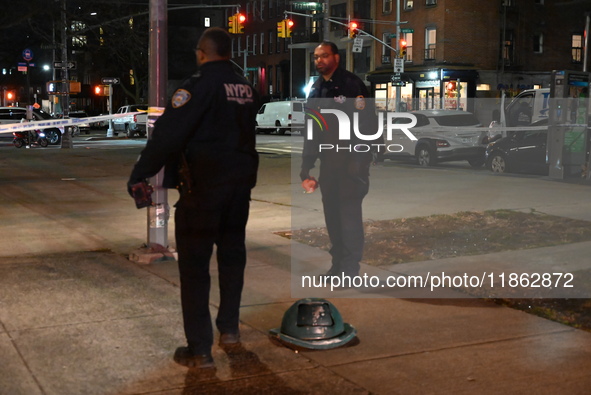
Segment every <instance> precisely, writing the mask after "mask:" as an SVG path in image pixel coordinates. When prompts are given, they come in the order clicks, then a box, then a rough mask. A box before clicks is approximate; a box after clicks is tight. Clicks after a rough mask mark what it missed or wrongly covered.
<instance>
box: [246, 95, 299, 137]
mask: <svg viewBox="0 0 591 395" xmlns="http://www.w3.org/2000/svg"><path fill="white" fill-rule="evenodd" d="M256 128H257V132H262V133H272V132H275V133H278V134H285V133H286V132H288V131H289V132H291V133H294V132H296V131H298V130H302V129H303V128H304V102H303V101H275V102H269V103H265V104H263V105H262V106H261V108H260V109H259V112H258V113H257V117H256Z"/></svg>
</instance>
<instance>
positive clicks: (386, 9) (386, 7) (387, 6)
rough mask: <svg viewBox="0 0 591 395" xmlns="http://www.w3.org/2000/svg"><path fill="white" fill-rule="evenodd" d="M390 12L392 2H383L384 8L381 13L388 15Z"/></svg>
mask: <svg viewBox="0 0 591 395" xmlns="http://www.w3.org/2000/svg"><path fill="white" fill-rule="evenodd" d="M391 12H392V0H384V8H383V9H382V13H384V14H389V13H391Z"/></svg>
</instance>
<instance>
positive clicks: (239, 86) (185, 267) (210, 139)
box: [128, 28, 259, 368]
mask: <svg viewBox="0 0 591 395" xmlns="http://www.w3.org/2000/svg"><path fill="white" fill-rule="evenodd" d="M231 46H232V39H231V37H230V35H229V34H228V33H227V32H226V31H225V30H223V29H221V28H209V29H207V30H205V32H204V33H203V35H202V36H201V38H200V39H199V43H198V45H197V48H196V56H197V63H198V65H199V66H200V68H199V71H198V73H197V74H195V75H194V76H193V77H191V78H190V79H189V80H188V81H186V82H185V83H184V85H183V86H182V87H181V88H180V89H178V90H177V91H176V92H175V93H174V95H173V96H172V100H171V102H170V103H169V104H168V105H167V107H166V109H165V111H164V113H163V114H162V116H161V117H160V118H159V119H158V120H157V121H156V123H155V126H154V132H153V133H152V136H151V139H149V140H148V142H147V144H146V147H145V149H144V150H143V151H142V153H141V156H140V158H139V159H138V162H137V163H136V164H135V167H134V169H133V171H132V173H131V176H130V179H129V183H128V189H129V191H130V194H132V196H133V188H132V186H133V185H136V184H138V183H142V182H145V180H146V179H148V178H150V177H153V176H154V175H156V174H157V173H158V172H159V171H160V169H161V168H162V167H163V166H164V167H165V171H164V173H165V174H164V181H163V186H164V187H165V188H175V187H177V188H179V192H180V198H179V201H178V202H177V203H176V205H175V207H176V211H175V224H176V226H175V237H176V247H177V251H178V264H179V273H180V284H181V305H182V312H183V322H184V330H185V336H186V339H187V346H183V347H179V348H177V350H176V351H175V354H174V360H175V361H176V362H177V363H179V364H181V365H184V366H188V367H198V368H208V367H213V366H214V362H213V358H212V355H211V348H212V346H213V338H214V335H213V327H212V324H211V316H210V311H209V292H210V274H209V261H210V258H211V255H212V252H213V246H214V244H215V245H216V246H217V262H218V269H219V287H220V306H219V311H218V314H217V317H216V321H215V323H216V327H217V329H218V330H219V332H220V338H219V343H220V345H222V346H224V345H232V344H237V343H239V342H240V333H239V326H238V324H239V308H240V299H241V295H242V288H243V283H244V269H245V265H246V246H245V228H246V223H247V220H248V213H249V205H250V192H251V189H252V188H253V187H254V186H255V183H256V176H257V169H258V154H257V152H256V150H255V139H256V134H255V117H256V113H257V110H258V108H259V100H258V96H257V93H256V92H255V90H254V89H253V88H252V86H251V85H250V84H249V83H248V82H247V81H246V80H245V79H244V77H242V76H241V75H239V74H236V73H235V72H234V69H233V65H232V63H231V62H230V58H231ZM183 163H184V166H182V165H183ZM179 166H180V168H183V169H184V170H181V171H179ZM187 174H188V175H187ZM179 185H181V187H179Z"/></svg>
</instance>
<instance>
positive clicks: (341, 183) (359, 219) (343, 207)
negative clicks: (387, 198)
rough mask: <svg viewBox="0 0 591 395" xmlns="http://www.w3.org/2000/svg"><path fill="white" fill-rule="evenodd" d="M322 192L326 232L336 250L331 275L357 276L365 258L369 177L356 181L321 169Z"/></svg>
mask: <svg viewBox="0 0 591 395" xmlns="http://www.w3.org/2000/svg"><path fill="white" fill-rule="evenodd" d="M318 181H319V183H320V191H321V192H322V205H323V207H324V219H325V221H326V229H327V231H328V235H329V238H330V242H331V244H332V247H331V249H330V255H331V256H332V267H331V269H330V274H333V275H337V274H340V273H342V272H344V273H345V274H346V275H350V276H355V275H357V274H358V273H359V262H360V261H361V258H362V257H363V245H364V232H363V214H362V208H361V206H362V203H363V198H364V197H365V195H367V192H368V189H369V177H368V176H367V175H365V176H362V177H352V176H350V175H349V174H347V172H346V171H342V170H334V169H327V168H326V167H324V168H322V167H321V169H320V178H319V180H318Z"/></svg>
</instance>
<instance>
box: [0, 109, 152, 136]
mask: <svg viewBox="0 0 591 395" xmlns="http://www.w3.org/2000/svg"><path fill="white" fill-rule="evenodd" d="M140 113H141V112H131V113H126V114H111V115H97V116H95V117H87V118H68V119H44V120H41V121H31V122H22V123H9V124H4V125H0V133H13V132H21V131H23V130H37V129H47V128H60V129H61V128H63V127H66V126H72V125H79V124H82V123H94V122H101V121H108V120H109V119H115V118H123V117H129V116H130V115H135V114H140ZM62 133H63V131H62Z"/></svg>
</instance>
